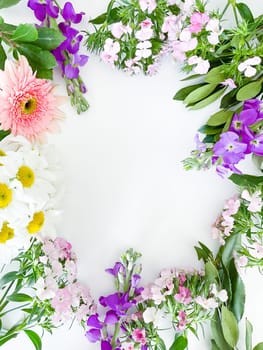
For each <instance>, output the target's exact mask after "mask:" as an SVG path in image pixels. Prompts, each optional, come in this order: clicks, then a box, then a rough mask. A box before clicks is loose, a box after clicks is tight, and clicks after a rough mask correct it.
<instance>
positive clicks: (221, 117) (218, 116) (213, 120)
mask: <svg viewBox="0 0 263 350" xmlns="http://www.w3.org/2000/svg"><path fill="white" fill-rule="evenodd" d="M233 114H234V112H233V111H225V110H221V111H219V112H217V113H215V114H213V115H211V117H210V118H209V119H208V121H207V125H209V126H219V125H222V124H225V123H226V121H227V120H228V119H230V118H232V116H233Z"/></svg>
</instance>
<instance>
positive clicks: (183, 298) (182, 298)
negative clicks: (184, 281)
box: [174, 286, 192, 305]
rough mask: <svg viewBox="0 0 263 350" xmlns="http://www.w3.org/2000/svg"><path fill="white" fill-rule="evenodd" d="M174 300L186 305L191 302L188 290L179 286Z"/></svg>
mask: <svg viewBox="0 0 263 350" xmlns="http://www.w3.org/2000/svg"><path fill="white" fill-rule="evenodd" d="M174 299H175V300H176V301H178V302H179V303H182V304H184V305H187V304H189V303H190V302H191V301H192V293H191V291H190V289H188V288H186V287H183V286H179V293H177V294H175V296H174Z"/></svg>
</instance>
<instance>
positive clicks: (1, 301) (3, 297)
mask: <svg viewBox="0 0 263 350" xmlns="http://www.w3.org/2000/svg"><path fill="white" fill-rule="evenodd" d="M14 283H15V281H12V282H11V283H10V284H9V286H8V287H7V289H6V291H5V292H4V294H3V296H2V298H1V299H0V308H1V306H2V305H1V304H2V303H3V301H4V299H5V297H6V296H7V294H8V292H9V291H10V289H11V288H12V286H13V285H14Z"/></svg>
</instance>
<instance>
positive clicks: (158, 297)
mask: <svg viewBox="0 0 263 350" xmlns="http://www.w3.org/2000/svg"><path fill="white" fill-rule="evenodd" d="M151 292H152V298H151V299H152V300H154V302H155V304H156V305H160V304H161V302H162V301H163V300H164V299H165V297H164V295H163V294H162V293H161V289H160V287H158V286H156V285H153V286H152V287H151Z"/></svg>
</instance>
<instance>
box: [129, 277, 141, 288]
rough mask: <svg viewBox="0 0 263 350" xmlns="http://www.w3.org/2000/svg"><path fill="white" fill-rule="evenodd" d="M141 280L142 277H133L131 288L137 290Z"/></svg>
mask: <svg viewBox="0 0 263 350" xmlns="http://www.w3.org/2000/svg"><path fill="white" fill-rule="evenodd" d="M140 280H141V276H140V275H136V274H135V275H132V280H131V286H132V288H135V287H136V286H137V285H138V283H139V282H140Z"/></svg>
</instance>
